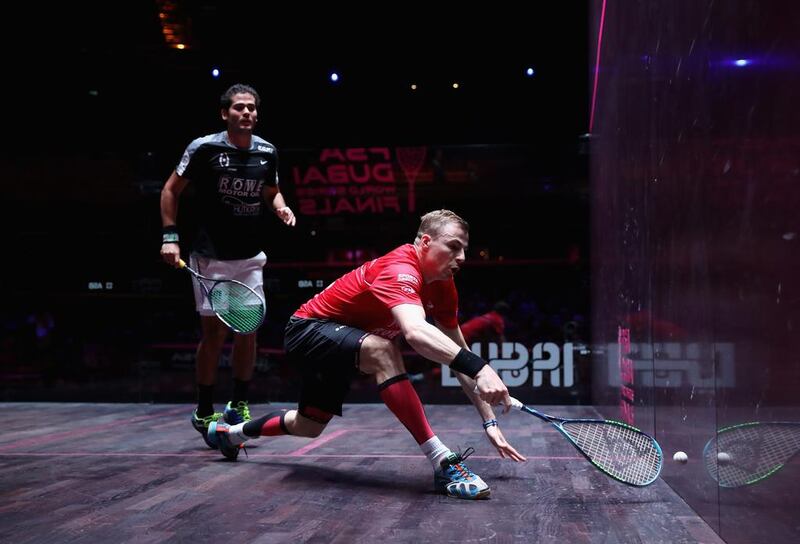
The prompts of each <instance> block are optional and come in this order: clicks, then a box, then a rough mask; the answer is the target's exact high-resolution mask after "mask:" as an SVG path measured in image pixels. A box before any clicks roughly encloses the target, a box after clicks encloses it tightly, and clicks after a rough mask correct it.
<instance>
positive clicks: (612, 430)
mask: <svg viewBox="0 0 800 544" xmlns="http://www.w3.org/2000/svg"><path fill="white" fill-rule="evenodd" d="M561 428H562V429H563V430H564V432H565V433H566V434H567V435H568V436H569V437H570V438H571V439H572V440H573V441H574V442H575V444H576V445H577V446H578V448H580V450H581V451H582V452H584V454H585V455H586V456H587V457H588V458H589V460H590V461H591V462H592V463H594V464H595V466H597V467H598V468H600V469H601V470H603V471H605V472H606V473H608V474H609V475H611V476H612V477H614V478H616V479H618V480H620V481H623V482H626V483H629V484H633V485H647V484H649V483H650V482H652V481H653V480H655V479H656V478H657V477H658V475H659V473H660V472H661V452H660V449H659V448H658V446H656V445H655V444H654V441H653V439H652V438H650V437H649V436H647V435H646V434H644V433H641V432H639V431H636V430H634V429H632V428H629V427H626V426H622V425H620V424H618V423H615V422H612V421H605V422H603V421H596V422H592V421H579V422H575V421H567V422H564V423H563V424H562V425H561Z"/></svg>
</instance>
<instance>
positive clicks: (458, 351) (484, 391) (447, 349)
mask: <svg viewBox="0 0 800 544" xmlns="http://www.w3.org/2000/svg"><path fill="white" fill-rule="evenodd" d="M392 315H393V316H394V318H395V320H396V321H397V323H398V324H399V325H400V330H401V331H402V332H403V335H404V336H405V338H406V342H408V344H409V345H410V346H411V347H412V348H413V349H414V351H416V352H417V353H419V354H420V355H422V356H423V357H425V358H427V359H430V360H431V361H434V362H436V363H440V364H443V365H448V366H454V365H453V363H454V362H456V364H458V362H459V361H461V360H464V359H467V360H468V361H469V363H470V364H471V365H475V367H476V373H475V374H474V375H471V376H470V377H471V378H474V380H475V383H476V384H477V386H478V395H479V396H480V398H481V399H482V400H484V401H485V402H488V403H489V404H500V403H503V404H504V405H505V406H506V408H505V411H506V412H508V410H509V408H510V405H511V399H510V397H509V396H508V389H507V388H506V386H505V384H504V383H503V381H502V380H501V379H500V377H499V376H498V375H497V373H496V372H495V371H494V369H493V368H492V367H490V366H489V365H488V364H486V361H482V360H481V359H480V358H479V357H477V356H475V355H474V354H472V353H470V352H469V350H464V349H462V347H461V346H459V345H458V344H456V343H455V342H454V341H453V340H452V339H451V338H450V337H448V336H447V335H446V334H444V333H443V332H442V331H441V330H439V329H438V328H437V327H434V326H433V325H431V324H430V323H428V322H427V321H425V310H424V309H423V308H422V306H417V305H416V304H400V305H398V306H395V307H393V308H392Z"/></svg>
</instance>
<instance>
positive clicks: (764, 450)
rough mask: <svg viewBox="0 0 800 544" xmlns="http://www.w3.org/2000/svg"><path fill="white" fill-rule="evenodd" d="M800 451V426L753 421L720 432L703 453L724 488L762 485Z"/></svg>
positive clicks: (711, 473)
mask: <svg viewBox="0 0 800 544" xmlns="http://www.w3.org/2000/svg"><path fill="white" fill-rule="evenodd" d="M798 451H800V423H797V422H794V421H768V422H760V421H753V422H750V423H741V424H739V425H731V426H729V427H725V428H723V429H719V430H718V431H717V434H716V435H715V436H714V437H713V438H712V439H711V440H709V441H708V443H706V447H705V448H704V449H703V462H704V464H705V466H706V470H708V473H709V474H710V475H711V477H712V478H714V479H715V480H716V481H717V482H719V485H720V486H721V487H741V486H745V485H751V484H755V483H757V482H760V481H762V480H764V479H766V478H768V477H770V476H772V475H773V474H775V473H776V472H778V471H779V470H780V469H781V468H782V467H783V466H784V465H785V464H786V463H787V462H788V461H789V460H790V459H791V458H792V457H794V456H795V455H797V452H798Z"/></svg>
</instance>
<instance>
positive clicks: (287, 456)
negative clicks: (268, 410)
mask: <svg viewBox="0 0 800 544" xmlns="http://www.w3.org/2000/svg"><path fill="white" fill-rule="evenodd" d="M297 451H299V450H297ZM522 455H523V456H524V457H527V458H528V459H529V460H530V459H534V460H537V461H569V460H572V459H582V460H583V459H584V457H583V456H580V455H569V456H564V455H555V456H551V455H526V454H522ZM22 456H30V457H214V458H219V459H220V460H221V459H222V457H220V456H219V453H218V452H212V451H210V450H209V451H208V452H202V453H201V452H187V453H137V452H107V453H103V452H96V451H91V452H89V451H87V452H39V451H25V452H8V453H2V452H0V457H22ZM298 457H305V458H307V459H316V458H323V459H373V458H376V457H377V458H380V459H425V456H424V455H421V454H415V455H410V454H392V453H374V454H356V453H353V454H337V453H324V454H316V453H312V454H309V455H305V454H301V455H297V454H296V453H295V452H291V453H250V454H249V455H248V458H264V459H297V458H298ZM469 458H470V459H484V460H490V461H491V460H497V461H505V459H503V458H501V457H500V456H499V455H470V456H469Z"/></svg>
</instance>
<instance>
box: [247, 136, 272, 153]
mask: <svg viewBox="0 0 800 544" xmlns="http://www.w3.org/2000/svg"><path fill="white" fill-rule="evenodd" d="M252 145H253V150H254V151H261V152H262V153H268V154H270V155H274V154H275V152H276V151H277V148H276V147H275V146H274V145H273V144H271V143H270V142H268V141H266V140H265V139H264V138H262V137H261V136H256V135H255V134H253V144H252Z"/></svg>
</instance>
